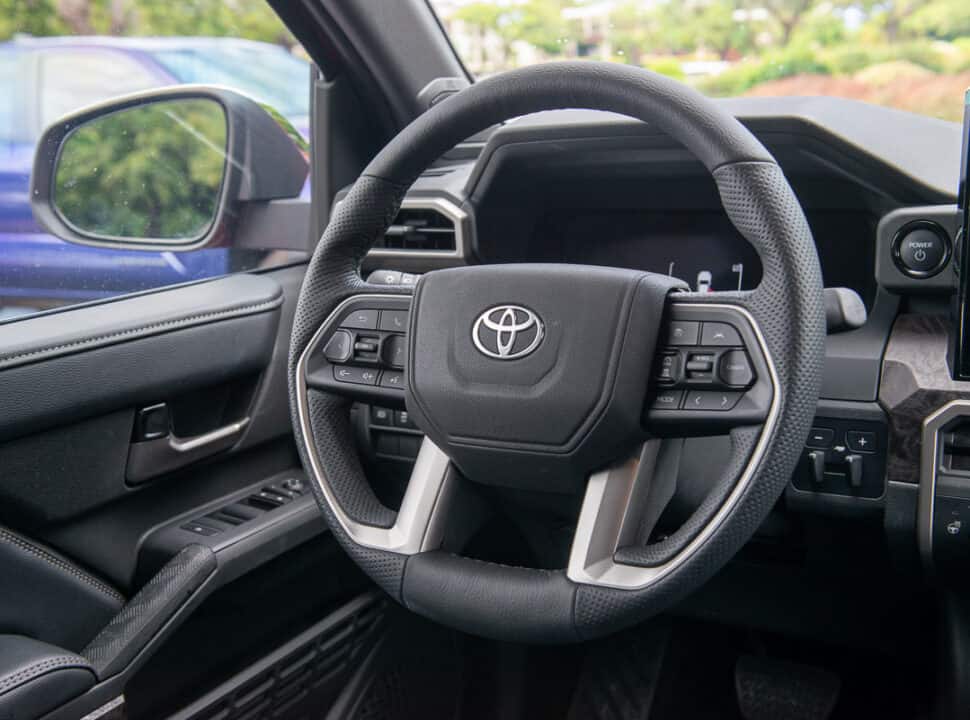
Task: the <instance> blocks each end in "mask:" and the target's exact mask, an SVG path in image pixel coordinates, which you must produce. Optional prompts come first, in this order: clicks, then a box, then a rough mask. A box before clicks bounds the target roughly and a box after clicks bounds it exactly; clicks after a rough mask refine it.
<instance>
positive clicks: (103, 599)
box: [0, 528, 125, 651]
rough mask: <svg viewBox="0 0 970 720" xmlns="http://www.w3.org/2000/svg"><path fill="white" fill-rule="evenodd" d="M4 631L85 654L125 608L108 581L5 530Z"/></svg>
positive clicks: (0, 545) (0, 593) (0, 600)
mask: <svg viewBox="0 0 970 720" xmlns="http://www.w3.org/2000/svg"><path fill="white" fill-rule="evenodd" d="M0 567H2V568H3V571H4V579H3V581H2V582H0V632H5V633H11V634H16V635H26V636H28V637H32V638H37V639H38V640H43V641H45V642H49V643H53V644H54V645H60V646H61V647H65V648H68V649H70V650H75V651H76V650H80V649H81V648H82V647H84V645H85V643H87V642H88V641H90V640H91V638H92V637H94V636H95V635H96V634H97V633H98V631H99V630H100V629H101V628H102V627H104V626H105V625H106V624H107V623H108V621H109V620H110V619H111V618H112V617H113V616H114V615H115V613H117V612H118V610H119V609H121V606H122V605H123V604H124V602H125V599H124V597H122V596H121V594H120V593H118V591H117V590H115V589H114V588H112V587H111V586H110V585H108V584H107V583H105V582H103V581H102V580H99V579H98V578H96V577H94V576H93V575H90V574H89V573H87V572H85V571H84V570H82V569H80V568H79V567H77V566H76V565H75V564H74V563H72V562H71V561H70V560H68V559H67V558H65V557H63V556H61V555H59V554H57V553H56V552H54V551H53V550H50V549H48V548H45V547H43V546H41V545H38V544H36V543H34V542H32V541H31V540H28V539H27V538H25V537H22V536H20V535H17V534H16V533H14V532H12V531H10V530H6V529H4V528H0Z"/></svg>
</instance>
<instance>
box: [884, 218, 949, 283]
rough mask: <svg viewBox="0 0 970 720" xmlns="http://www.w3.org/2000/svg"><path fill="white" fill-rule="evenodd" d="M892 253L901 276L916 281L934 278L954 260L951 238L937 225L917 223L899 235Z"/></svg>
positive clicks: (894, 241) (905, 226) (918, 221)
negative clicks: (952, 258)
mask: <svg viewBox="0 0 970 720" xmlns="http://www.w3.org/2000/svg"><path fill="white" fill-rule="evenodd" d="M892 253H893V262H895V263H896V267H898V268H899V270H900V272H902V273H904V274H905V275H908V276H910V277H913V278H928V277H932V276H933V275H936V274H937V273H938V272H940V270H942V269H943V268H944V267H945V266H946V264H947V262H948V261H949V259H950V238H949V236H948V235H947V234H946V231H945V230H944V229H943V228H942V227H940V226H939V225H937V224H936V223H934V222H930V221H929V220H917V221H915V222H911V223H908V224H906V225H904V226H903V227H902V228H900V230H899V232H897V233H896V237H894V238H893V244H892Z"/></svg>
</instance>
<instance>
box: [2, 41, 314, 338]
mask: <svg viewBox="0 0 970 720" xmlns="http://www.w3.org/2000/svg"><path fill="white" fill-rule="evenodd" d="M309 71H310V66H309V64H308V63H307V62H305V61H303V60H301V59H300V58H297V57H294V56H293V55H291V54H290V53H289V52H287V51H286V50H285V49H284V48H281V47H279V46H276V45H270V44H267V43H260V42H253V41H249V40H238V39H233V38H110V37H55V38H33V37H18V38H16V39H14V40H12V41H9V42H5V43H0V90H2V93H3V95H5V96H6V98H5V100H4V101H3V102H0V321H2V320H3V319H5V318H8V317H12V316H16V315H20V314H23V313H25V312H36V311H38V310H44V309H47V308H51V307H56V306H59V305H63V304H66V303H77V302H85V301H88V300H98V299H103V298H105V297H111V296H115V295H120V294H124V293H131V292H137V291H140V290H145V289H149V288H153V287H159V286H163V285H172V284H176V283H183V282H189V281H192V280H199V279H203V278H208V277H214V276H218V275H223V274H225V273H227V272H230V271H231V270H234V269H239V268H238V267H236V266H234V262H235V261H234V259H233V257H232V251H231V250H230V249H227V248H214V249H205V250H197V251H194V252H181V253H179V252H144V251H135V250H111V249H101V248H94V247H86V246H81V245H75V244H71V243H67V242H64V241H62V240H60V239H58V238H56V237H54V236H52V235H50V234H48V233H46V232H44V231H43V230H42V229H41V228H40V227H39V226H38V225H37V223H36V222H35V221H34V218H33V215H32V213H31V208H30V201H29V197H28V186H29V184H30V172H31V167H32V164H33V156H34V148H35V144H36V141H37V138H38V137H39V136H40V134H41V132H42V131H43V129H44V128H45V127H47V126H48V125H49V124H50V123H52V122H53V121H54V120H56V119H57V118H58V117H60V116H62V115H64V114H66V113H68V112H72V111H74V110H77V109H78V108H80V107H83V106H85V105H91V104H93V103H97V102H101V101H104V100H107V99H109V98H112V97H116V96H118V95H122V94H126V93H130V92H137V91H141V90H148V89H150V88H156V87H162V86H167V85H177V84H184V83H204V84H208V85H226V86H229V87H231V88H232V89H234V90H237V91H239V92H243V93H245V94H247V95H250V96H251V97H253V98H254V99H256V100H258V101H260V102H262V103H265V104H267V105H270V106H272V107H273V108H274V109H276V110H277V111H279V112H280V113H281V114H282V115H284V116H285V117H286V118H287V119H288V120H289V121H290V122H291V123H292V124H293V126H294V127H295V128H296V129H297V130H298V131H299V132H300V133H301V134H302V135H303V136H304V137H307V136H308V135H309V132H308V125H309V89H308V87H309ZM306 192H307V189H306V188H305V189H304V193H306ZM249 252H253V251H249ZM257 252H258V251H257ZM249 261H251V258H250V259H248V260H247V261H245V262H247V263H248V262H249ZM236 264H237V265H238V263H236ZM119 268H123V269H124V270H123V272H120V271H119Z"/></svg>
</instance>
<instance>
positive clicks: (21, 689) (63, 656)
mask: <svg viewBox="0 0 970 720" xmlns="http://www.w3.org/2000/svg"><path fill="white" fill-rule="evenodd" d="M97 679H98V678H97V675H95V672H94V668H92V667H91V665H90V663H88V661H87V660H85V659H84V658H83V657H81V656H80V655H75V654H74V653H69V652H67V651H66V650H62V649H61V648H59V647H55V646H54V645H49V644H47V643H43V642H40V641H38V640H32V639H30V638H25V637H21V636H19V635H0V718H3V720H34V719H35V718H38V717H40V716H42V715H45V714H46V713H48V712H50V711H51V710H54V709H56V708H58V707H60V706H61V705H63V704H64V703H66V702H68V701H69V700H72V699H74V698H76V697H78V696H80V695H81V694H82V693H83V692H85V691H86V690H88V689H89V688H91V687H92V686H93V685H94V684H95V682H97Z"/></svg>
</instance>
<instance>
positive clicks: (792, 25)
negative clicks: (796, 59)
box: [746, 0, 816, 47]
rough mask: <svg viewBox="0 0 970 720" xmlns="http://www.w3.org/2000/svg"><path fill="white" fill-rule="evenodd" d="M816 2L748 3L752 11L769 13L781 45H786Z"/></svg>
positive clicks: (750, 0) (751, 0) (773, 0)
mask: <svg viewBox="0 0 970 720" xmlns="http://www.w3.org/2000/svg"><path fill="white" fill-rule="evenodd" d="M815 3H816V0H747V2H746V5H747V7H748V8H749V10H751V11H752V12H755V11H758V10H762V11H764V12H766V13H767V14H768V16H769V17H770V18H771V20H772V23H773V24H774V25H775V27H776V31H777V33H778V35H779V40H780V42H779V45H781V46H782V47H784V46H787V45H788V43H789V42H790V41H791V38H792V35H793V34H794V33H795V30H797V29H798V26H799V25H800V24H801V22H802V20H803V19H804V18H805V16H806V15H807V14H808V12H809V11H810V10H811V9H812V7H813V6H814V5H815Z"/></svg>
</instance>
